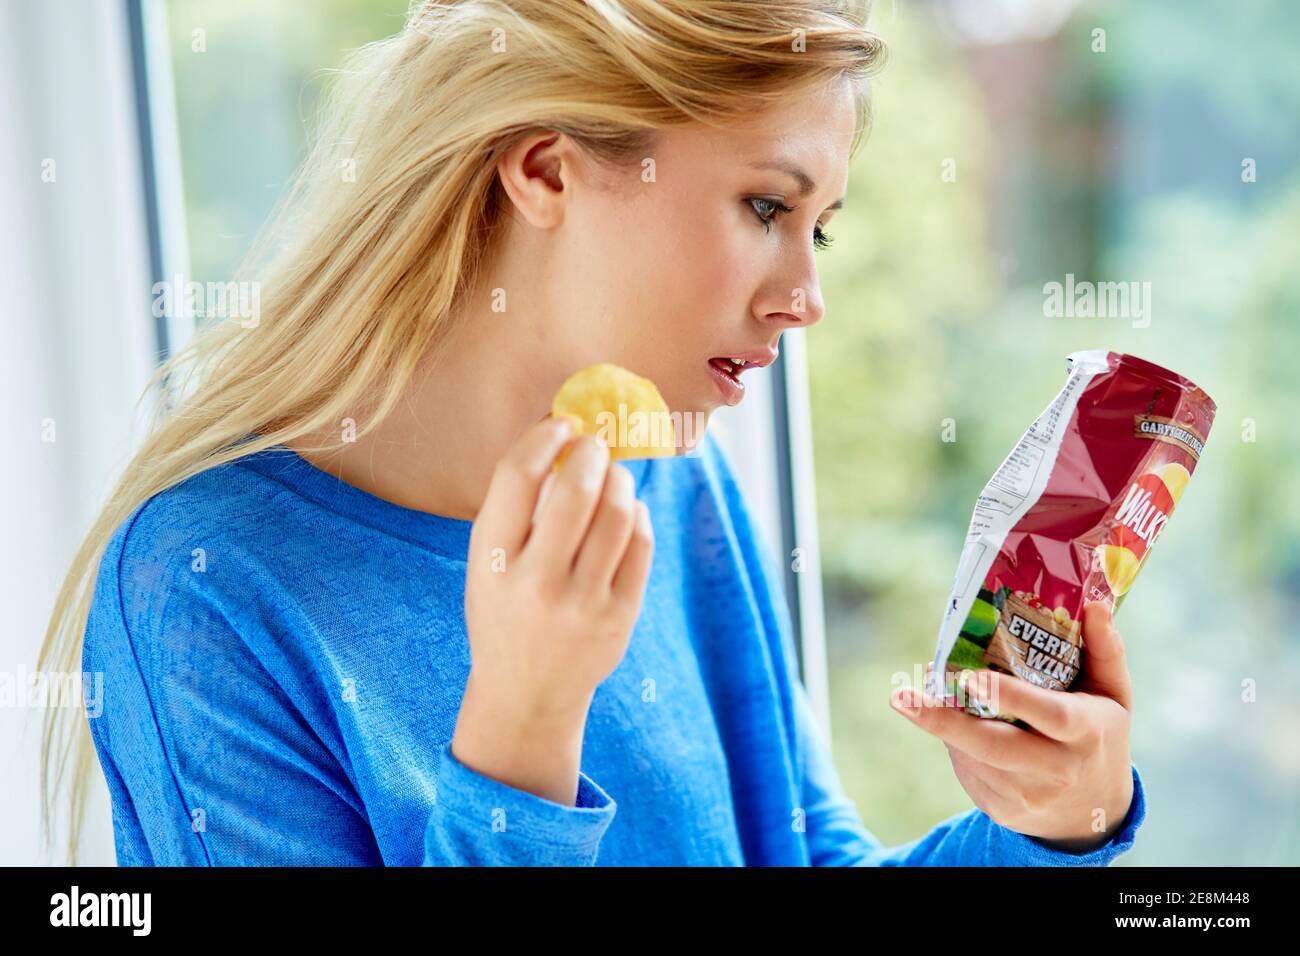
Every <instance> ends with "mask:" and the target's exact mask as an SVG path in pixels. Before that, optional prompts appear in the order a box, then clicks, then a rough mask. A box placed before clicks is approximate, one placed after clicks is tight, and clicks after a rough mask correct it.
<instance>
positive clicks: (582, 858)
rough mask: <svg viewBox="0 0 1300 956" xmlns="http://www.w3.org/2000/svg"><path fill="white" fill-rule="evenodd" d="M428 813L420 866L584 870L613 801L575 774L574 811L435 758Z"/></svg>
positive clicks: (443, 754)
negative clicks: (431, 807)
mask: <svg viewBox="0 0 1300 956" xmlns="http://www.w3.org/2000/svg"><path fill="white" fill-rule="evenodd" d="M438 759H439V769H438V776H437V785H436V793H437V796H436V798H435V800H434V804H435V808H434V812H433V814H432V815H431V816H430V817H429V827H428V830H427V831H426V833H425V841H424V865H425V866H448V865H463V864H471V865H486V866H497V865H500V866H592V865H593V864H595V862H596V853H597V851H598V850H599V848H600V838H601V837H602V836H604V833H605V831H606V830H607V829H608V828H609V824H610V821H612V820H613V819H614V813H615V810H616V809H617V806H618V805H617V804H616V803H615V802H614V800H613V799H612V798H611V797H610V796H609V794H607V793H606V792H605V791H604V790H602V789H601V788H600V786H599V785H598V784H597V783H596V782H595V781H594V780H592V779H591V778H590V777H589V776H587V775H586V774H585V773H582V772H581V771H579V773H578V797H577V801H576V805H575V806H568V805H566V804H561V803H555V802H553V801H551V800H547V799H545V798H543V797H539V796H537V795H535V794H532V793H528V792H526V791H522V790H517V789H515V788H514V787H510V786H508V785H506V784H504V783H501V782H500V781H498V780H494V779H493V778H491V777H488V776H484V775H483V774H480V773H478V772H476V771H474V770H471V769H470V768H468V767H466V766H465V765H464V764H462V763H461V762H460V761H459V760H457V759H456V755H455V754H453V753H452V752H451V744H450V742H449V743H447V744H444V745H443V747H442V749H441V751H440V752H439V755H438Z"/></svg>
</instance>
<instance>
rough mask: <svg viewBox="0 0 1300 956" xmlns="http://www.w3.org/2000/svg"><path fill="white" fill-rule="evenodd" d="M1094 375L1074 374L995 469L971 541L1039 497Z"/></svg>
mask: <svg viewBox="0 0 1300 956" xmlns="http://www.w3.org/2000/svg"><path fill="white" fill-rule="evenodd" d="M1091 378H1092V376H1091V375H1081V374H1075V375H1071V376H1070V378H1069V379H1068V380H1067V381H1066V383H1065V387H1064V388H1062V389H1061V392H1060V394H1059V395H1057V396H1056V399H1055V400H1054V401H1053V402H1052V404H1051V405H1049V406H1047V408H1046V410H1044V411H1043V413H1042V414H1041V415H1039V416H1038V418H1037V419H1035V420H1034V423H1033V424H1032V425H1030V426H1029V430H1028V431H1026V432H1025V434H1024V435H1023V436H1022V437H1021V439H1020V441H1019V442H1017V443H1016V447H1015V448H1013V449H1012V450H1011V454H1010V455H1008V456H1007V458H1006V461H1004V462H1002V465H1001V467H999V468H998V470H997V471H996V472H994V474H993V477H992V478H990V479H989V483H988V484H987V485H985V486H984V491H983V492H982V493H981V494H980V496H979V497H978V498H977V499H976V500H975V513H974V515H973V516H972V518H971V525H970V530H969V531H968V532H967V534H966V539H967V540H968V541H974V540H975V539H977V538H979V537H980V536H981V535H984V534H986V533H987V532H989V531H990V530H992V529H993V528H994V527H995V526H996V525H999V524H1000V525H1007V520H1006V519H1007V518H1008V517H1009V516H1014V517H1015V518H1019V516H1020V513H1021V512H1023V511H1025V510H1027V505H1028V504H1029V503H1030V501H1031V499H1034V498H1036V497H1037V494H1038V492H1037V491H1036V490H1035V489H1041V488H1042V486H1044V485H1046V484H1047V477H1048V476H1047V475H1046V474H1045V473H1044V472H1046V471H1050V470H1051V463H1052V462H1055V460H1056V454H1055V451H1056V449H1058V448H1059V447H1060V444H1061V435H1060V434H1059V433H1060V432H1061V431H1062V430H1063V429H1064V424H1063V420H1065V421H1068V419H1069V415H1070V412H1072V411H1073V410H1074V406H1075V403H1076V402H1077V401H1078V396H1079V394H1080V393H1081V392H1082V391H1083V389H1084V387H1085V386H1086V385H1087V384H1088V382H1089V381H1090V380H1091ZM1040 479H1041V480H1040ZM1012 523H1014V521H1013V522H1012Z"/></svg>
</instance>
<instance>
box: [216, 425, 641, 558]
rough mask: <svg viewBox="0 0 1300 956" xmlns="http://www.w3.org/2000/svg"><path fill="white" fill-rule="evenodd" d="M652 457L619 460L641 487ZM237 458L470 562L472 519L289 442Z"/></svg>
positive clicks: (334, 507) (320, 500) (332, 506)
mask: <svg viewBox="0 0 1300 956" xmlns="http://www.w3.org/2000/svg"><path fill="white" fill-rule="evenodd" d="M647 462H648V459H633V460H628V461H622V462H620V464H622V465H623V466H625V467H626V468H627V469H628V470H629V471H631V472H632V477H633V479H634V481H635V484H636V487H637V488H638V489H639V488H640V486H641V483H642V478H643V477H644V472H645V466H646V464H647ZM235 463H236V464H239V465H241V466H243V467H246V468H249V469H251V470H253V471H255V472H257V473H258V474H260V475H263V476H265V477H267V478H270V479H272V480H273V481H276V482H279V483H280V484H282V485H285V486H286V487H288V488H290V489H291V490H293V491H295V492H297V493H298V494H300V495H302V496H303V497H305V498H308V499H310V500H311V501H313V502H315V503H316V504H318V505H320V506H321V507H322V508H325V509H327V510H329V511H331V512H333V513H335V514H337V515H340V516H342V517H345V518H348V519H349V520H352V521H356V522H358V523H360V524H364V525H367V526H369V527H371V528H374V529H376V530H378V531H382V532H384V533H386V534H390V535H392V536H394V537H397V538H401V539H402V540H404V541H407V542H410V543H411V544H415V545H417V546H420V547H423V548H426V549H428V550H430V551H434V552H436V553H438V554H441V555H443V556H445V557H449V558H452V559H454V560H457V561H465V560H466V559H467V558H468V556H469V536H470V530H471V528H472V527H473V524H474V523H473V522H472V521H469V520H466V519H464V518H452V517H450V516H448V515H440V514H435V513H433V512H430V511H421V510H420V509H418V508H408V507H406V506H405V505H399V504H398V503H396V502H394V501H389V500H388V499H387V498H381V497H379V496H378V495H374V494H371V493H370V492H368V491H365V490H363V489H361V488H358V487H357V486H356V485H353V484H349V483H348V482H346V481H344V480H343V479H342V478H340V477H339V476H338V475H335V474H333V473H332V472H328V471H325V470H323V469H321V468H319V467H317V466H316V465H314V464H313V463H311V462H310V461H308V460H307V459H306V458H303V457H302V456H301V455H299V454H298V453H297V452H296V451H294V450H293V449H292V448H290V447H289V446H288V445H283V444H278V445H272V446H270V447H268V448H264V449H262V450H261V451H257V452H253V453H251V454H248V455H245V456H244V457H242V458H239V459H236V461H235Z"/></svg>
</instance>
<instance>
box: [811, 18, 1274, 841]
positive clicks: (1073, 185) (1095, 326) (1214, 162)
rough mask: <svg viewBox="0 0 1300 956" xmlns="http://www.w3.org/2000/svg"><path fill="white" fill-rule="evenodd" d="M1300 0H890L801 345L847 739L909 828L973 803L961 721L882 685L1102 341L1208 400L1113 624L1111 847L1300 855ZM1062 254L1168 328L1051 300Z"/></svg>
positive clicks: (836, 705) (855, 781)
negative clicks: (1129, 750)
mask: <svg viewBox="0 0 1300 956" xmlns="http://www.w3.org/2000/svg"><path fill="white" fill-rule="evenodd" d="M1293 11H1294V8H1293V7H1292V6H1290V5H1287V4H1284V3H1281V2H1266V3H1259V4H1245V5H1240V6H1239V7H1234V8H1233V11H1232V13H1231V14H1230V15H1229V16H1227V17H1224V15H1223V12H1222V8H1220V7H1215V6H1212V5H1210V4H1206V3H1192V4H1181V3H1180V4H1174V3H1168V2H1153V3H1149V4H1142V5H1140V6H1139V5H1131V4H1126V5H1119V4H1102V3H1082V4H1080V5H1079V7H1078V8H1077V9H1076V10H1075V11H1074V14H1073V16H1072V17H1071V18H1070V20H1069V21H1068V22H1067V23H1066V24H1065V25H1064V26H1063V27H1062V28H1061V29H1060V30H1059V31H1058V33H1057V34H1056V35H1054V36H1052V37H1049V38H1045V39H1041V40H1034V41H1020V42H1007V43H1006V44H1003V45H1001V46H998V47H985V48H983V49H979V50H963V49H962V48H961V47H960V44H959V43H957V42H955V41H954V40H953V37H952V34H951V31H948V30H945V29H942V28H941V26H940V24H939V23H938V22H937V20H936V18H935V16H934V15H933V11H932V10H931V9H929V8H927V7H926V6H919V7H918V6H915V5H912V6H906V7H905V6H903V5H897V6H896V7H894V6H891V5H878V6H877V11H876V15H877V22H876V26H877V29H878V30H879V31H880V32H881V33H882V34H883V35H884V36H885V38H886V40H887V42H888V43H889V45H890V48H891V51H890V63H889V66H888V67H887V69H886V71H885V73H884V74H883V75H882V77H881V79H880V80H879V82H878V84H877V88H876V91H875V104H876V122H875V126H874V129H873V132H872V134H871V137H870V138H869V139H868V140H867V143H866V145H865V146H864V148H863V149H862V151H861V153H860V154H859V156H858V157H856V159H855V162H854V167H853V170H852V173H851V178H850V182H851V188H850V194H849V195H850V198H849V202H848V204H847V205H846V207H845V209H844V210H843V211H842V212H841V213H839V214H838V215H837V217H836V218H835V220H834V221H833V223H832V224H831V228H830V230H829V231H830V232H831V233H832V235H834V236H835V238H836V243H835V246H834V248H833V249H832V250H830V251H828V252H827V253H825V254H824V260H823V261H824V263H825V265H824V267H823V270H822V280H823V292H824V294H825V296H826V300H827V302H828V314H827V317H826V318H825V319H824V321H823V322H822V323H821V324H820V325H819V326H818V327H817V328H815V329H813V330H811V331H810V333H809V335H808V342H809V355H810V363H811V369H810V371H811V379H812V400H813V441H814V449H815V458H816V461H815V464H816V474H817V489H816V490H817V497H818V507H819V512H820V518H821V520H820V522H819V524H820V533H821V536H822V540H823V554H822V561H823V569H824V574H825V585H826V604H827V626H828V644H829V653H830V655H831V658H832V661H831V668H830V673H831V698H832V729H833V739H834V751H835V755H836V758H837V759H836V763H837V766H838V767H839V769H840V773H841V776H842V777H843V779H844V782H845V786H846V789H847V790H848V791H849V793H850V794H851V795H852V796H853V797H854V798H855V799H856V801H857V803H858V807H859V809H860V810H861V812H862V815H863V818H864V821H865V823H866V824H867V826H868V827H869V828H871V829H873V830H874V832H875V833H876V834H877V835H878V836H880V837H881V839H883V840H885V842H886V843H888V844H897V843H902V842H906V841H909V840H913V839H916V838H917V837H919V836H921V835H922V834H923V833H924V832H926V831H927V830H929V829H930V828H931V827H932V826H933V825H934V824H935V823H936V822H938V821H939V820H940V819H943V818H946V817H948V816H950V815H953V814H957V813H961V812H964V811H966V810H968V809H969V808H970V807H971V806H972V802H971V800H970V798H969V797H968V796H967V795H966V793H965V791H964V790H962V788H961V786H960V784H959V783H958V782H957V781H956V778H955V776H954V774H953V772H952V769H951V765H950V762H949V758H948V753H947V750H946V747H945V745H944V744H943V743H942V742H941V741H940V740H938V739H937V738H934V737H932V736H930V735H928V734H926V733H924V732H923V731H920V730H918V729H917V728H915V727H913V726H912V725H910V724H909V723H908V722H907V720H906V718H904V717H902V716H900V715H897V714H894V713H893V712H892V711H891V710H890V708H889V706H888V698H889V694H890V691H891V690H892V689H893V688H894V687H895V686H898V684H899V683H907V684H915V683H918V682H919V681H920V677H921V675H922V674H923V672H924V666H925V662H926V661H928V660H929V659H930V658H931V657H932V655H933V651H934V642H935V638H936V634H937V630H938V624H939V619H940V616H941V613H942V608H943V603H944V601H945V599H946V597H947V594H948V590H949V587H950V586H951V583H952V574H953V572H954V571H955V569H956V564H957V559H958V556H959V554H960V550H961V545H962V541H963V539H964V536H965V532H966V526H967V523H968V522H969V520H970V513H971V508H972V507H973V505H974V502H975V497H976V495H977V494H978V493H979V491H980V489H981V488H982V487H983V485H984V482H985V481H986V480H987V479H988V477H989V476H990V475H991V474H992V472H993V471H994V470H995V469H996V468H997V466H998V464H999V463H1000V462H1001V461H1002V459H1003V458H1004V457H1005V456H1006V454H1007V452H1009V451H1010V449H1011V447H1012V445H1013V444H1014V443H1015V441H1016V440H1017V439H1018V438H1019V436H1020V434H1021V433H1022V432H1023V430H1024V429H1025V428H1026V427H1028V425H1029V424H1030V422H1031V421H1032V420H1033V418H1034V417H1035V416H1036V415H1037V414H1038V412H1039V411H1041V410H1042V408H1043V407H1045V406H1046V405H1047V403H1048V402H1049V401H1050V400H1051V399H1052V397H1053V396H1054V395H1055V394H1056V392H1057V390H1059V388H1060V386H1061V385H1062V384H1063V383H1064V380H1065V366H1064V357H1065V355H1066V354H1068V353H1069V352H1071V351H1074V350H1076V349H1081V348H1100V347H1104V348H1110V349H1113V350H1115V351H1121V352H1132V353H1134V354H1137V355H1140V356H1142V357H1144V358H1148V359H1150V360H1152V361H1155V362H1158V363H1159V364H1162V365H1165V366H1166V367H1169V368H1173V369H1175V370H1176V371H1179V372H1181V373H1183V374H1185V375H1187V376H1188V377H1190V378H1192V379H1193V380H1194V381H1196V382H1197V383H1198V384H1200V385H1202V387H1204V388H1205V389H1206V390H1207V391H1208V392H1209V393H1210V395H1211V397H1213V398H1214V399H1215V400H1216V401H1217V403H1218V417H1217V419H1216V424H1215V426H1214V429H1213V431H1212V433H1211V437H1210V439H1209V442H1208V443H1207V449H1206V453H1205V455H1204V457H1203V459H1202V461H1201V463H1200V466H1199V467H1198V469H1197V471H1196V474H1195V477H1194V478H1193V480H1192V483H1191V488H1190V490H1189V492H1188V494H1187V495H1186V497H1185V498H1184V499H1183V501H1182V503H1181V504H1180V507H1179V511H1178V516H1177V517H1176V518H1175V520H1174V521H1172V522H1171V524H1170V527H1169V529H1168V531H1167V533H1166V534H1165V535H1164V536H1163V537H1162V539H1161V540H1162V543H1161V546H1160V549H1159V553H1158V554H1156V555H1155V556H1154V557H1153V559H1152V560H1151V562H1150V563H1149V567H1147V568H1146V569H1145V570H1144V571H1143V574H1142V578H1141V579H1140V583H1139V584H1138V585H1137V586H1136V587H1135V588H1134V590H1133V591H1132V592H1131V594H1130V596H1129V597H1128V598H1127V600H1126V602H1125V605H1124V608H1123V610H1122V611H1121V612H1120V614H1119V615H1118V616H1117V619H1116V623H1117V625H1118V627H1119V629H1120V631H1121V633H1122V634H1123V635H1124V636H1125V638H1126V644H1127V649H1128V657H1129V664H1130V670H1131V671H1132V674H1133V679H1134V685H1135V714H1134V723H1133V737H1132V744H1133V759H1134V762H1135V763H1136V764H1137V765H1138V769H1139V771H1140V772H1142V774H1143V779H1144V781H1145V782H1146V784H1147V786H1148V790H1149V794H1148V796H1149V801H1150V803H1149V810H1150V816H1149V817H1148V820H1147V822H1146V824H1145V825H1144V827H1143V830H1142V833H1141V836H1140V838H1139V841H1138V843H1137V844H1136V846H1135V848H1134V851H1133V852H1132V853H1131V854H1129V855H1128V856H1126V857H1124V858H1122V860H1121V863H1122V864H1125V865H1132V864H1138V865H1143V864H1145V865H1151V864H1182V865H1189V864H1242V863H1266V864H1268V863H1271V864H1283V863H1290V864H1295V863H1297V862H1300V833H1298V831H1297V826H1298V822H1300V798H1298V794H1300V745H1297V744H1296V743H1295V742H1293V740H1294V738H1293V735H1291V734H1290V733H1289V728H1291V727H1294V726H1296V725H1297V721H1300V701H1298V700H1297V697H1296V695H1295V694H1293V693H1290V692H1289V691H1290V688H1291V687H1292V686H1294V683H1295V681H1296V679H1297V678H1300V641H1297V639H1296V637H1295V635H1294V632H1293V631H1291V629H1290V628H1289V626H1288V621H1289V620H1290V618H1291V617H1293V616H1294V612H1295V611H1296V609H1297V604H1298V603H1300V567H1298V566H1297V556H1298V555H1300V544H1298V543H1297V542H1300V534H1298V532H1300V513H1298V512H1300V505H1298V504H1297V501H1296V497H1295V496H1294V495H1292V494H1291V489H1290V482H1289V480H1288V478H1289V475H1290V474H1291V473H1292V472H1294V471H1295V469H1296V465H1297V462H1296V459H1297V449H1298V448H1300V442H1298V441H1297V437H1300V436H1297V435H1296V432H1297V430H1298V429H1300V421H1298V420H1297V417H1296V415H1295V410H1296V408H1297V406H1298V405H1300V402H1298V401H1297V398H1298V397H1300V376H1297V374H1296V370H1295V364H1296V361H1297V359H1298V358H1300V287H1298V286H1297V281H1296V278H1295V265H1294V264H1295V262H1296V261H1297V259H1296V255H1297V252H1300V228H1297V223H1300V166H1298V164H1297V159H1298V157H1297V152H1296V145H1297V143H1298V142H1300V111H1296V110H1295V109H1290V110H1285V109H1283V108H1282V107H1283V104H1293V103H1294V102H1295V99H1296V97H1297V96H1300V70H1297V69H1296V68H1295V67H1294V65H1293V63H1292V61H1291V60H1289V59H1288V58H1287V56H1286V55H1285V54H1284V52H1283V51H1284V49H1285V47H1286V44H1287V43H1288V42H1289V43H1291V44H1294V42H1295V40H1296V39H1297V37H1298V36H1300V30H1297V29H1296V15H1295V13H1294V12H1293ZM1098 28H1101V29H1104V30H1105V31H1106V44H1107V46H1106V51H1105V52H1104V53H1099V52H1094V51H1093V49H1092V46H1091V40H1092V38H1093V36H1094V34H1093V31H1094V30H1095V29H1098ZM1225 36H1228V37H1231V38H1232V41H1231V42H1225ZM1283 38H1285V39H1283ZM1044 60H1046V61H1047V62H1048V63H1049V64H1050V65H1049V67H1048V68H1047V69H1045V70H1041V69H1040V70H1039V72H1038V73H1033V72H1026V73H1025V74H1024V75H1023V76H1022V77H1021V79H1022V80H1023V79H1025V78H1030V79H1032V80H1034V82H1036V83H1037V84H1038V85H1037V86H1036V87H1035V88H1034V91H1033V95H1030V96H1028V97H1026V96H1024V94H1023V90H1017V89H1016V88H1015V86H1014V81H1013V80H1012V81H1009V80H1007V79H1006V76H1007V74H1008V73H1010V74H1011V75H1013V76H1014V73H1015V71H1016V70H1020V69H1025V70H1028V69H1029V68H1031V67H1033V65H1034V64H1035V63H1041V62H1042V61H1044ZM990 63H993V64H994V65H995V66H994V68H992V69H991V68H990V66H989V64H990ZM981 71H982V74H983V81H982V82H981V75H980V74H981ZM990 73H992V74H993V75H994V78H995V79H994V81H993V82H990V81H989V79H988V76H989V74H990ZM998 80H1001V85H999V82H998ZM1012 93H1015V94H1016V95H1015V96H1012V95H1011V94H1012ZM1012 110H1014V114H1013V115H1007V113H1008V111H1012ZM1012 137H1014V138H1012ZM1247 157H1250V158H1253V159H1254V160H1255V162H1256V168H1257V176H1258V178H1257V181H1255V182H1252V183H1247V182H1243V180H1242V161H1243V159H1245V158H1247ZM945 161H952V162H955V169H956V177H955V180H953V181H945V177H944V176H943V175H942V173H943V165H942V164H943V163H944V162H945ZM950 168H951V167H950ZM947 179H953V178H952V177H951V176H949V177H947ZM841 237H842V238H841ZM1067 272H1072V273H1074V274H1075V276H1076V278H1077V279H1080V280H1083V279H1091V280H1094V281H1108V280H1109V281H1117V280H1118V281H1138V282H1150V283H1151V284H1152V286H1151V288H1152V301H1151V322H1150V325H1149V326H1148V327H1146V328H1137V327H1134V321H1133V320H1131V319H1124V318H1094V319H1084V318H1047V317H1044V314H1043V299H1044V296H1043V289H1042V287H1043V284H1044V283H1045V282H1049V281H1064V278H1065V274H1066V273H1067ZM949 420H950V422H949V423H950V428H951V429H954V430H955V435H956V441H953V442H945V441H944V440H943V436H944V424H945V421H949ZM1252 688H1253V691H1254V694H1255V699H1254V701H1253V702H1251V701H1248V700H1245V699H1243V698H1244V697H1246V696H1247V691H1249V690H1251V689H1252Z"/></svg>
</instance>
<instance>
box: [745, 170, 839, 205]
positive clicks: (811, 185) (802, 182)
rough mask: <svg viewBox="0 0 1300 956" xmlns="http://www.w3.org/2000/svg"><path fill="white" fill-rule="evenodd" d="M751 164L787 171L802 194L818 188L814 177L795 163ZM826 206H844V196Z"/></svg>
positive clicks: (804, 194) (782, 171)
mask: <svg viewBox="0 0 1300 956" xmlns="http://www.w3.org/2000/svg"><path fill="white" fill-rule="evenodd" d="M749 165H750V167H751V168H753V169H774V170H776V171H777V172H780V173H785V174H786V175H787V176H789V177H791V178H792V179H794V180H795V182H797V183H798V184H799V195H800V196H807V195H808V194H809V193H811V192H813V191H814V190H816V189H817V184H816V183H815V182H813V180H812V177H811V176H809V175H808V174H807V173H806V172H804V171H803V170H802V169H801V168H799V167H798V166H796V165H795V164H794V163H787V162H780V161H772V162H764V163H750V164H749ZM826 208H827V209H842V208H844V197H843V196H841V197H840V198H839V199H837V200H835V201H834V202H833V203H831V204H830V205H829V206H827V207H826Z"/></svg>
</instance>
